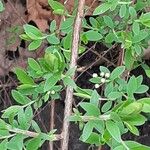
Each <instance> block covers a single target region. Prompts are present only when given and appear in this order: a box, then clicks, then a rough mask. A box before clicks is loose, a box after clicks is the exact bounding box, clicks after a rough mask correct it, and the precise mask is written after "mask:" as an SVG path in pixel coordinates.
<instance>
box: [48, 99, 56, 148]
mask: <svg viewBox="0 0 150 150" xmlns="http://www.w3.org/2000/svg"><path fill="white" fill-rule="evenodd" d="M50 109H51V110H50V116H51V120H50V130H53V129H54V120H55V101H54V100H52V101H51V108H50ZM49 149H50V150H53V142H51V141H50V142H49Z"/></svg>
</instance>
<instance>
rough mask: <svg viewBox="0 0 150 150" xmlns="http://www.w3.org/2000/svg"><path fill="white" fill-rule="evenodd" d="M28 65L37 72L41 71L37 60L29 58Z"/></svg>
mask: <svg viewBox="0 0 150 150" xmlns="http://www.w3.org/2000/svg"><path fill="white" fill-rule="evenodd" d="M28 64H29V66H30V67H31V68H32V69H33V70H35V71H41V67H40V65H39V64H38V62H37V61H36V60H34V59H33V58H29V59H28Z"/></svg>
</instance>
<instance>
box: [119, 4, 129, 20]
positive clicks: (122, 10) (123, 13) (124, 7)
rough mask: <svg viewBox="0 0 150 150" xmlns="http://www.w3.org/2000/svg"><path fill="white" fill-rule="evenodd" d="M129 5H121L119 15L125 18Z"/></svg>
mask: <svg viewBox="0 0 150 150" xmlns="http://www.w3.org/2000/svg"><path fill="white" fill-rule="evenodd" d="M126 11H127V7H126V5H121V7H120V11H119V16H120V17H121V18H123V17H124V16H125V15H126Z"/></svg>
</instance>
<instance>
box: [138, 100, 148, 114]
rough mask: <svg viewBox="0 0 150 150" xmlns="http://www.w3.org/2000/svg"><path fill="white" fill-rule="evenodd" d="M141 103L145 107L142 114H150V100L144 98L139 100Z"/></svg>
mask: <svg viewBox="0 0 150 150" xmlns="http://www.w3.org/2000/svg"><path fill="white" fill-rule="evenodd" d="M138 102H139V103H141V104H142V105H143V108H142V112H145V113H149V112H150V98H142V99H139V100H138Z"/></svg>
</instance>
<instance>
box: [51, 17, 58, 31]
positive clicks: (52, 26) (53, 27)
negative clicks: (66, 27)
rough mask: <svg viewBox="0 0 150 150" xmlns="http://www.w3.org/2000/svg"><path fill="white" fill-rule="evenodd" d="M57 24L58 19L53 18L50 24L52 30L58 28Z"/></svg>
mask: <svg viewBox="0 0 150 150" xmlns="http://www.w3.org/2000/svg"><path fill="white" fill-rule="evenodd" d="M56 28H57V26H56V21H55V20H53V21H52V22H51V24H50V32H54V31H55V30H56Z"/></svg>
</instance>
